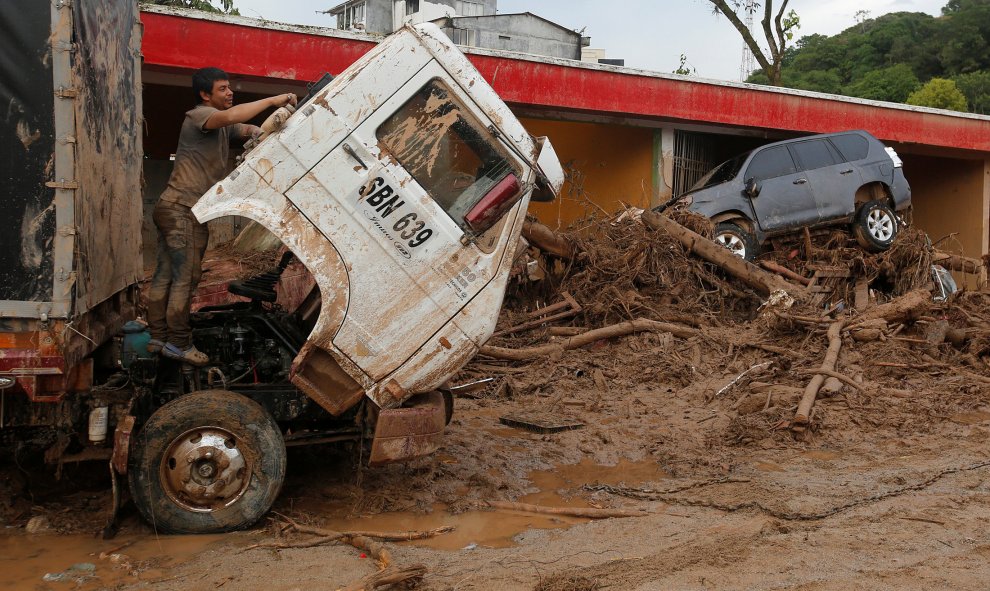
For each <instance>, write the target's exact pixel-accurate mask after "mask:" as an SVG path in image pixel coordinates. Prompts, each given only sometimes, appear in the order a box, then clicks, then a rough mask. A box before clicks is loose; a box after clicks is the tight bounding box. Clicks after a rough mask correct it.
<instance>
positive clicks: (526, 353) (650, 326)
mask: <svg viewBox="0 0 990 591" xmlns="http://www.w3.org/2000/svg"><path fill="white" fill-rule="evenodd" d="M645 331H650V332H669V333H671V334H673V335H674V336H676V337H681V338H689V337H693V336H695V335H697V334H698V333H699V332H700V331H698V329H696V328H691V327H689V326H681V325H679V324H671V323H669V322H657V321H656V320H647V319H645V318H638V319H636V320H628V321H626V322H620V323H618V324H613V325H611V326H606V327H604V328H596V329H595V330H589V331H588V332H585V333H582V334H579V335H576V336H573V337H570V338H568V339H566V340H564V341H561V342H560V343H552V344H549V345H541V346H539V347H529V348H526V349H509V348H506V347H491V346H487V345H486V346H484V347H482V348H481V350H480V351H479V354H481V355H485V356H487V357H494V358H495V359H509V360H512V361H525V360H527V359H534V358H536V357H546V356H549V355H554V354H557V353H559V352H561V351H569V350H571V349H580V348H581V347H584V346H587V345H590V344H591V343H594V342H595V341H600V340H602V339H610V338H614V337H621V336H625V335H629V334H633V333H637V332H645Z"/></svg>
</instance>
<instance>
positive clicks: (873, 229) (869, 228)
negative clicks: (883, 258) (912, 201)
mask: <svg viewBox="0 0 990 591" xmlns="http://www.w3.org/2000/svg"><path fill="white" fill-rule="evenodd" d="M898 224H899V222H898V220H897V215H896V214H895V213H894V210H892V209H891V208H890V206H889V205H887V203H886V202H885V201H880V200H874V201H868V202H866V203H864V204H863V205H862V207H860V208H859V211H858V212H856V220H855V221H854V222H853V235H854V236H855V237H856V242H859V245H860V246H862V247H863V248H864V249H866V250H868V251H870V252H880V251H882V250H887V249H888V248H890V245H891V244H893V242H894V238H897V232H898V230H899V229H900V228H899V226H898Z"/></svg>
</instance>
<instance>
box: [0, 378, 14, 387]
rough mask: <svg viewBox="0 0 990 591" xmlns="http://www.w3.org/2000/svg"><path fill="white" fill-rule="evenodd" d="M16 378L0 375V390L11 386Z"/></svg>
mask: <svg viewBox="0 0 990 591" xmlns="http://www.w3.org/2000/svg"><path fill="white" fill-rule="evenodd" d="M16 382H17V380H15V379H14V378H12V377H9V376H0V390H5V389H7V388H9V387H11V386H13V385H14V384H15V383H16Z"/></svg>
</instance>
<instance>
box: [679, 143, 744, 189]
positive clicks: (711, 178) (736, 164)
mask: <svg viewBox="0 0 990 591" xmlns="http://www.w3.org/2000/svg"><path fill="white" fill-rule="evenodd" d="M749 154H750V153H749V152H746V153H745V154H740V155H738V156H736V157H735V158H733V159H732V160H726V161H725V162H723V163H722V164H719V165H718V166H716V167H715V169H714V170H712V171H711V172H709V173H708V174H706V175H705V176H703V177H701V178H700V179H698V182H696V183H695V184H694V186H693V187H691V188H690V189H689V190H688V193H693V192H695V191H700V190H701V189H707V188H708V187H712V186H715V185H720V184H722V183H725V182H728V181H731V180H732V179H734V178H736V175H737V174H739V169H741V168H742V165H743V163H744V162H746V158H748V157H749Z"/></svg>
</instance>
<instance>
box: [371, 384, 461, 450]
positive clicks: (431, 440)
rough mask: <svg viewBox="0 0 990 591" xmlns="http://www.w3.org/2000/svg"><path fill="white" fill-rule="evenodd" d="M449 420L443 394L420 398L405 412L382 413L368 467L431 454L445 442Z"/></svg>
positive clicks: (413, 400)
mask: <svg viewBox="0 0 990 591" xmlns="http://www.w3.org/2000/svg"><path fill="white" fill-rule="evenodd" d="M448 416H449V413H448V411H447V402H446V401H445V399H444V395H443V394H441V393H440V392H428V393H426V394H418V395H416V396H413V397H412V398H410V399H409V400H408V401H407V403H406V405H405V406H403V407H402V408H391V409H384V410H382V411H380V412H379V413H378V422H377V424H376V425H375V438H374V439H373V440H372V443H371V458H370V459H369V463H370V464H371V465H372V466H378V465H381V464H387V463H389V462H401V461H406V460H411V459H413V458H418V457H422V456H426V455H429V454H432V453H433V452H435V451H436V450H438V449H439V448H440V444H441V443H442V442H443V428H444V426H445V425H446V424H447V419H448Z"/></svg>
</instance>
